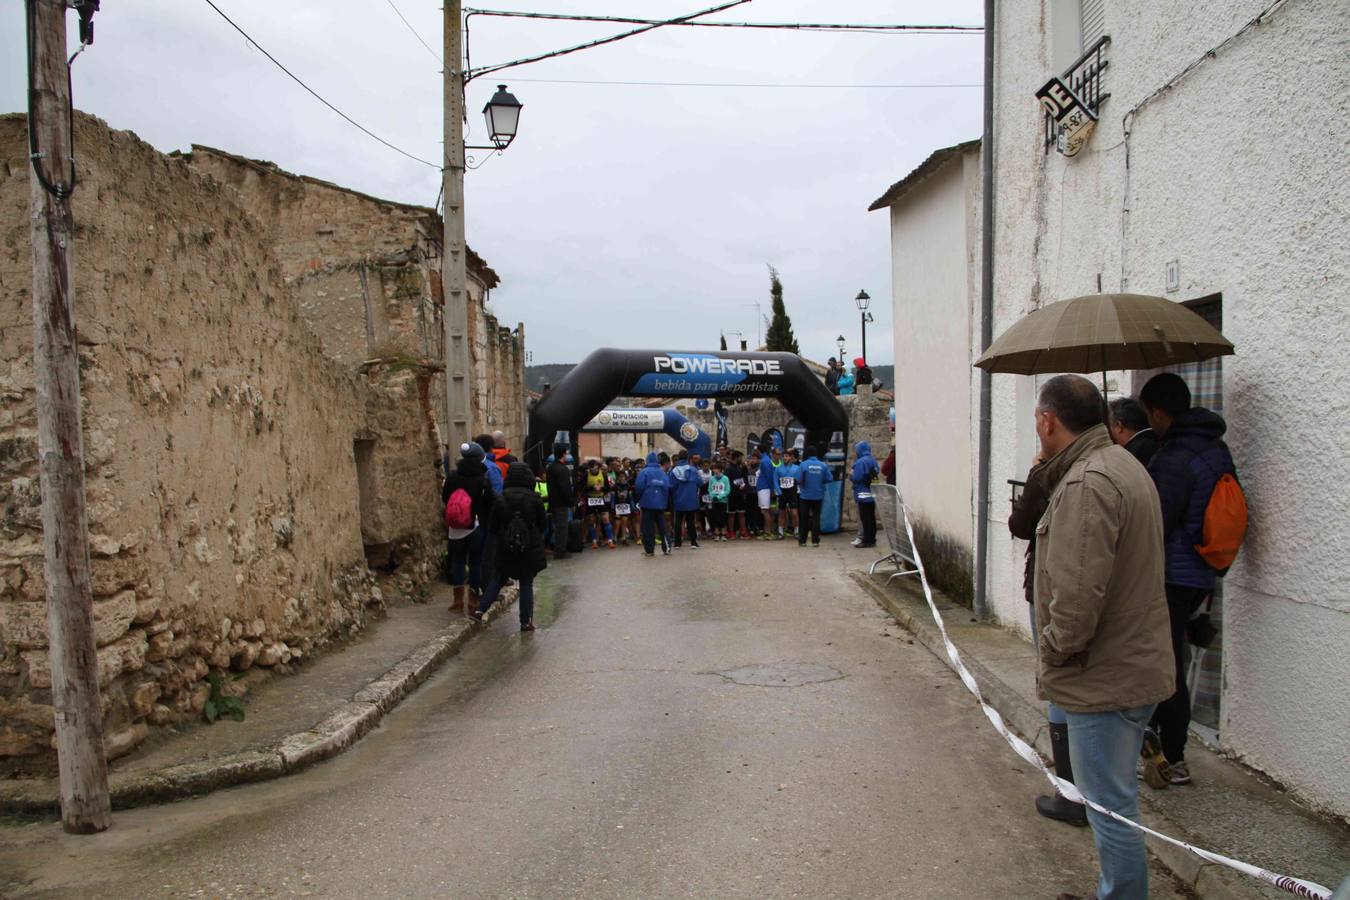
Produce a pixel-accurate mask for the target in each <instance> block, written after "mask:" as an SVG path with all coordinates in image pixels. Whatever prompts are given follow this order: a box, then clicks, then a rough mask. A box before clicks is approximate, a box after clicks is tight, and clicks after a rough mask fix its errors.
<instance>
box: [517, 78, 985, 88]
mask: <svg viewBox="0 0 1350 900" xmlns="http://www.w3.org/2000/svg"><path fill="white" fill-rule="evenodd" d="M511 81H512V82H517V81H525V82H530V83H532V84H614V85H625V86H633V87H715V88H888V89H900V88H977V87H984V85H982V84H979V83H976V82H971V83H968V84H966V83H951V84H922V83H913V84H798V83H796V82H746V81H726V82H716V81H601V80H595V79H585V78H517V77H514V76H513V77H512V78H511Z"/></svg>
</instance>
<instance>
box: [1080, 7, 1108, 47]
mask: <svg viewBox="0 0 1350 900" xmlns="http://www.w3.org/2000/svg"><path fill="white" fill-rule="evenodd" d="M1078 25H1079V34H1080V35H1081V38H1082V39H1081V41H1080V42H1079V49H1080V51H1081V52H1084V53H1086V52H1087V50H1088V49H1089V48H1090V47H1091V46H1092V45H1093V44H1095V43H1097V42H1098V41H1100V40H1101V39H1102V38H1103V37H1105V36H1106V0H1079V3H1078Z"/></svg>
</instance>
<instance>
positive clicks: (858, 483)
mask: <svg viewBox="0 0 1350 900" xmlns="http://www.w3.org/2000/svg"><path fill="white" fill-rule="evenodd" d="M854 453H855V454H856V459H855V461H854V463H853V471H852V472H851V473H850V474H849V480H850V481H851V482H853V501H854V502H855V503H856V504H857V505H858V519H859V521H861V522H862V535H861V537H859V538H858V540H856V541H854V542H853V546H855V547H858V548H860V549H862V548H866V547H875V546H876V545H877V498H876V495H875V494H873V493H872V482H874V481H876V480H877V478H878V476H880V475H881V466H879V465H877V461H876V458H875V457H874V456H872V445H871V444H869V443H867V441H858V444H857V446H856V447H854Z"/></svg>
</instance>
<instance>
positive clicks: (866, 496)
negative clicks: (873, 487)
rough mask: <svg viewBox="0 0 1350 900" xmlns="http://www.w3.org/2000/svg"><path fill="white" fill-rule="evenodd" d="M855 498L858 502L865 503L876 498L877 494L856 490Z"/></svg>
mask: <svg viewBox="0 0 1350 900" xmlns="http://www.w3.org/2000/svg"><path fill="white" fill-rule="evenodd" d="M857 499H858V502H859V503H867V502H869V501H872V500H875V499H877V495H876V494H874V493H872V492H871V491H858V498H857Z"/></svg>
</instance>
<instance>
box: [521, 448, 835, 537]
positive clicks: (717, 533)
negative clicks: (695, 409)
mask: <svg viewBox="0 0 1350 900" xmlns="http://www.w3.org/2000/svg"><path fill="white" fill-rule="evenodd" d="M655 458H656V459H655V462H656V465H657V466H658V467H659V468H660V469H661V471H662V473H663V474H665V475H666V480H667V482H668V484H669V485H670V493H671V494H672V495H673V496H671V497H670V498H669V502H667V504H666V505H665V508H664V510H663V518H664V520H665V521H664V522H663V523H662V524H664V525H665V526H666V529H665V530H666V532H667V534H669V535H670V536H671V543H672V544H673V546H674V547H676V548H678V547H681V546H683V545H684V543H685V538H688V543H689V545H690V546H691V547H698V546H699V542H700V540H710V541H734V540H782V539H784V538H786V537H798V536H799V532H800V538H801V539H802V541H803V542H804V541H805V538H806V536H807V534H806V532H807V530H808V529H809V530H810V531H811V532H812V540H813V543H818V542H819V540H820V532H819V510H820V502H819V497H811V498H810V499H808V500H807V502H806V503H805V504H803V502H802V493H801V484H802V478H803V471H802V470H803V467H804V465H807V464H810V465H811V469H812V472H813V478H814V480H815V481H816V482H820V483H823V482H824V481H828V480H830V479H831V476H830V472H829V468H828V466H826V465H825V464H824V463H821V462H820V461H819V460H818V459H811V458H807V454H806V453H804V452H798V451H797V450H795V449H787V450H784V449H782V448H779V447H777V446H768V445H766V446H764V447H762V448H761V449H759V450H755V451H751V452H750V453H742V452H741V451H739V450H733V449H729V448H725V447H723V448H718V449H717V450H716V451H715V452H714V453H713V455H712V456H711V457H709V458H703V457H701V456H700V455H699V454H697V453H692V454H691V453H687V452H685V451H681V452H680V453H677V454H676V455H675V456H673V457H672V456H670V455H669V454H666V453H659V454H655ZM648 465H650V463H648V462H645V461H642V460H635V459H627V458H609V459H604V460H601V459H590V460H587V461H586V462H585V463H584V464H583V465H580V466H577V467H576V468H575V469H574V470H573V478H574V488H575V491H574V496H575V498H576V499H575V508H574V510H573V520H574V521H579V522H581V523H583V524H582V528H583V532H582V534H583V540H584V542H586V543H588V544H590V546H591V547H593V548H599V547H600V546H601V545H604V546H606V547H617V546H630V545H637V544H641V543H642V539H641V535H640V528H639V525H640V519H641V509H640V507H641V491H639V489H638V483H639V476H641V474H642V470H643V469H644V468H646V467H647V466H648ZM540 490H541V492H543V491H545V490H546V488H544V487H543V482H542V481H541V488H540ZM809 490H810V489H809V488H808V492H809ZM694 496H696V497H697V501H696V503H695V502H694V501H693V500H692V499H689V500H686V501H685V502H680V501H681V498H682V497H688V498H693V497H694ZM812 501H814V502H812ZM804 506H805V509H803V507H804ZM682 507H685V508H682ZM687 507H692V508H687Z"/></svg>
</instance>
